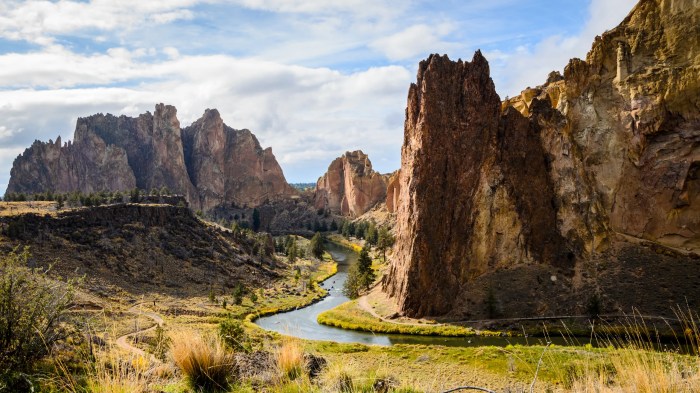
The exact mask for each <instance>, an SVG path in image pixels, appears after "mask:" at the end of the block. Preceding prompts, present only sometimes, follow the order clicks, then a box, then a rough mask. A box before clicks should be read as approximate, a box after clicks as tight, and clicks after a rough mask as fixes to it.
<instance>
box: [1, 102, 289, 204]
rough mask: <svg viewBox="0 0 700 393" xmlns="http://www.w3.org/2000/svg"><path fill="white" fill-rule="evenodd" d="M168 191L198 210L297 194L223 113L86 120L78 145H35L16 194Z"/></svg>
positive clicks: (161, 110) (17, 167)
mask: <svg viewBox="0 0 700 393" xmlns="http://www.w3.org/2000/svg"><path fill="white" fill-rule="evenodd" d="M135 187H138V188H140V189H143V190H151V189H153V188H158V189H160V188H162V187H167V188H168V189H169V190H170V191H171V192H175V193H179V194H182V195H185V196H186V198H187V199H188V201H189V202H190V205H191V206H192V207H193V208H197V209H203V210H209V209H211V208H213V207H215V206H218V205H222V204H236V205H239V206H257V205H259V204H261V203H264V202H265V201H267V200H269V199H272V198H274V197H280V196H282V197H283V196H290V195H294V194H295V191H294V190H293V189H292V187H290V186H289V184H287V182H286V180H285V178H284V174H283V173H282V169H281V168H280V166H279V164H278V163H277V161H276V160H275V157H274V155H273V154H272V150H271V149H269V148H268V149H265V150H263V149H262V148H261V147H260V144H259V143H258V140H257V139H256V138H255V136H254V135H253V134H252V133H251V132H250V131H248V130H234V129H232V128H230V127H228V126H226V125H225V124H224V123H223V120H222V119H221V117H220V115H219V112H218V111H217V110H215V109H212V110H209V109H208V110H207V111H206V112H205V113H204V115H203V116H202V118H201V119H199V120H197V121H196V122H195V123H193V124H192V125H191V126H189V127H186V128H185V129H181V128H180V122H179V121H178V119H177V110H176V109H175V107H173V106H170V105H164V104H158V105H156V108H155V112H154V113H153V114H151V113H150V112H148V113H145V114H142V115H139V116H138V117H136V118H132V117H128V116H119V117H116V116H113V115H110V114H106V115H104V114H96V115H93V116H90V117H86V118H80V119H78V122H77V125H76V130H75V136H74V140H73V142H72V143H66V144H64V145H63V146H61V141H60V138H59V139H58V140H57V141H56V142H55V143H52V142H48V143H44V142H39V141H37V142H35V143H34V144H33V145H32V146H31V147H30V148H28V149H27V150H25V152H24V153H23V154H22V155H20V156H19V157H17V159H16V160H15V162H14V164H13V168H12V171H11V178H10V183H9V185H8V189H7V191H8V192H24V193H35V192H45V191H54V192H70V191H81V192H84V193H90V192H97V191H103V190H106V191H117V190H119V191H123V190H128V189H133V188H135Z"/></svg>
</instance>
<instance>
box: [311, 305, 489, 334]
mask: <svg viewBox="0 0 700 393" xmlns="http://www.w3.org/2000/svg"><path fill="white" fill-rule="evenodd" d="M318 323H320V324H323V325H327V326H334V327H339V328H343V329H350V330H359V331H364V332H374V333H387V334H415V335H421V336H446V337H467V336H474V335H476V334H477V333H476V331H474V330H473V329H470V328H467V327H463V326H455V325H418V324H399V323H391V322H386V321H383V320H381V319H379V318H377V317H374V316H372V315H371V314H369V313H368V312H367V311H365V310H363V309H362V308H361V307H360V306H359V305H358V303H357V301H356V300H353V301H349V302H346V303H343V304H341V305H340V306H338V307H336V308H333V309H331V310H328V311H325V312H323V313H321V314H320V315H319V316H318Z"/></svg>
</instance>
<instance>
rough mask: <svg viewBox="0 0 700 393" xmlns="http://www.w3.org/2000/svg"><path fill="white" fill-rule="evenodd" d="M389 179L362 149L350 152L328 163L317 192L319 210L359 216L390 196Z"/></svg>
mask: <svg viewBox="0 0 700 393" xmlns="http://www.w3.org/2000/svg"><path fill="white" fill-rule="evenodd" d="M386 191H387V185H386V179H385V178H384V176H382V175H381V174H380V173H378V172H375V171H374V170H373V169H372V162H370V160H369V157H367V155H366V154H364V153H363V152H362V151H360V150H357V151H353V152H346V153H345V154H343V155H342V156H341V157H338V158H336V159H335V160H333V162H332V163H331V164H330V165H329V166H328V171H327V172H326V173H325V174H324V175H323V176H321V177H320V178H319V179H318V182H317V183H316V190H315V191H314V206H315V207H316V209H323V210H329V211H330V212H331V213H333V214H340V215H344V216H350V217H358V216H360V215H362V214H363V213H365V212H367V211H368V210H369V209H371V208H372V207H374V205H376V204H377V203H379V202H382V201H384V199H385V198H386Z"/></svg>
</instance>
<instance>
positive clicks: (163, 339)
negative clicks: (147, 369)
mask: <svg viewBox="0 0 700 393" xmlns="http://www.w3.org/2000/svg"><path fill="white" fill-rule="evenodd" d="M169 346H170V337H168V335H167V334H166V332H165V329H163V327H162V326H161V325H157V326H156V330H155V337H154V338H153V341H151V342H150V345H149V349H150V351H151V353H152V354H153V356H155V357H156V358H157V359H160V360H165V359H166V356H165V355H166V353H167V350H168V347H169Z"/></svg>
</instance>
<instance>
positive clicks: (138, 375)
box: [87, 351, 151, 393]
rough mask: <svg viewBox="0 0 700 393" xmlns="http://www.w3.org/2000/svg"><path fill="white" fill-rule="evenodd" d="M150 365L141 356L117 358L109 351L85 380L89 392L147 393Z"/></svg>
mask: <svg viewBox="0 0 700 393" xmlns="http://www.w3.org/2000/svg"><path fill="white" fill-rule="evenodd" d="M150 368H151V365H150V363H149V361H148V360H147V359H145V358H144V357H142V356H130V357H126V358H119V357H118V355H116V351H110V353H108V354H107V356H106V357H105V358H104V359H103V360H98V361H97V362H96V363H95V365H94V368H93V370H91V372H90V375H89V377H88V379H87V387H88V391H90V392H100V393H146V392H148V391H149V388H148V386H149V382H151V378H150V377H149V374H150V372H149V371H150Z"/></svg>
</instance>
